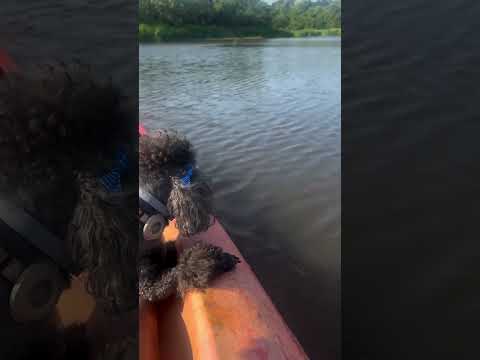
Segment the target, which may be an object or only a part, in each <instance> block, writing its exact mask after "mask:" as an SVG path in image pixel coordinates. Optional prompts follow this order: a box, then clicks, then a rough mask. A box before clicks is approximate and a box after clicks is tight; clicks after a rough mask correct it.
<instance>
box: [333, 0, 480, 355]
mask: <svg viewBox="0 0 480 360" xmlns="http://www.w3.org/2000/svg"><path fill="white" fill-rule="evenodd" d="M479 15H480V3H478V2H472V1H466V0H460V1H445V2H435V3H433V2H431V1H413V0H406V1H396V2H383V3H382V2H379V1H376V2H375V1H369V0H366V1H362V2H357V3H356V4H354V5H353V4H352V6H345V7H344V11H343V13H342V21H343V23H344V24H345V26H344V31H345V36H344V37H343V39H342V42H343V43H342V46H343V47H342V55H343V58H344V59H345V61H344V62H343V65H342V77H343V78H342V79H343V81H342V91H343V93H342V96H343V99H344V102H343V104H342V106H343V107H342V112H343V121H344V123H343V129H342V152H343V153H342V164H343V168H342V175H343V181H342V184H343V188H342V199H344V201H345V202H344V204H342V205H343V208H342V226H343V227H342V236H343V239H344V246H343V249H344V250H343V252H342V261H343V263H344V264H346V265H347V266H344V268H343V269H342V280H343V284H344V287H343V289H344V291H343V292H342V295H343V299H348V303H345V304H344V306H343V316H344V319H345V323H344V325H346V326H344V328H343V334H344V339H345V341H344V346H345V350H346V351H347V352H348V354H347V355H350V356H351V358H352V359H353V358H366V359H367V358H368V359H373V358H385V359H386V358H388V359H407V358H408V359H427V358H436V357H437V355H443V356H448V357H449V358H462V359H463V358H467V357H464V356H463V355H465V353H466V352H467V351H468V350H467V348H468V349H475V348H476V349H477V351H476V353H478V342H477V341H476V340H475V339H474V335H473V333H472V334H471V333H470V331H467V328H468V326H469V325H471V326H474V324H478V320H479V319H478V316H476V315H475V313H474V312H473V309H474V308H475V306H474V305H473V302H474V301H472V300H471V299H475V301H476V302H477V304H478V299H480V295H479V292H478V290H473V289H474V288H475V289H478V286H477V285H478V284H477V282H475V281H474V280H473V277H472V274H473V272H474V267H473V264H474V263H475V262H476V263H477V264H478V251H476V250H473V244H475V243H478V228H477V225H476V224H477V223H478V221H477V220H476V216H474V215H473V214H476V213H478V204H477V202H474V201H473V200H472V195H471V194H474V193H475V191H476V190H478V181H476V180H474V179H477V177H478V176H479V172H478V157H479V155H480V148H479V146H478V134H479V131H480V123H479V122H478V119H477V118H478V110H475V106H476V105H477V104H478V89H477V87H478V82H476V81H474V80H473V79H477V76H476V75H478V74H479V69H478V63H479V61H480V59H479V57H478V55H476V54H478V51H476V49H477V47H478V27H477V26H473V24H476V23H478V17H479ZM353 24H355V26H353ZM460 94H461V96H460ZM475 158H476V159H477V160H475ZM472 201H473V202H472ZM365 204H367V205H368V206H365ZM465 204H466V205H465ZM347 210H348V213H347ZM470 224H471V225H470ZM474 224H475V225H474ZM470 234H476V235H475V236H472V235H470ZM345 239H346V240H345ZM346 248H348V252H347V251H346V250H345V249H346ZM475 253H476V254H477V256H475V255H474V254H475ZM475 259H476V260H475ZM380 269H381V270H380ZM477 273H478V271H477ZM462 286H463V289H464V290H462ZM344 301H346V300H344ZM460 304H464V305H465V307H464V309H461V305H460ZM347 305H348V306H347ZM477 308H478V306H477ZM348 358H350V357H348ZM472 358H474V357H472ZM476 358H478V356H477V357H476Z"/></svg>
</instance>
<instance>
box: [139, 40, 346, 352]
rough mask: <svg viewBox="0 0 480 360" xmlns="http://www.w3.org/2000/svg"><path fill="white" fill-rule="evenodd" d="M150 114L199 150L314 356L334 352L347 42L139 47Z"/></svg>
mask: <svg viewBox="0 0 480 360" xmlns="http://www.w3.org/2000/svg"><path fill="white" fill-rule="evenodd" d="M139 77H140V113H141V118H142V120H143V121H144V122H145V124H146V125H148V126H150V127H168V128H175V129H178V130H180V131H181V132H183V133H184V134H186V135H187V136H188V137H189V138H190V139H191V140H192V142H193V143H194V145H195V146H196V148H197V150H198V158H199V166H200V167H201V168H202V169H203V170H204V171H205V172H206V173H207V174H208V175H209V176H210V178H211V181H212V184H213V187H214V191H215V193H216V205H217V212H218V215H219V217H220V218H221V219H222V221H223V223H224V224H225V225H226V227H227V229H228V231H229V232H230V234H231V235H232V238H233V240H234V241H235V242H236V244H237V245H238V246H239V247H240V249H241V251H242V252H243V254H244V255H245V257H246V258H247V259H248V261H249V262H250V264H251V265H252V267H253V269H254V270H255V271H256V273H257V274H258V276H259V278H260V280H261V281H262V283H263V285H264V286H265V288H266V290H267V291H268V293H269V294H270V295H271V297H272V299H273V301H274V302H275V304H276V305H277V306H278V308H279V310H280V311H281V312H282V314H283V315H284V316H285V318H286V320H287V322H288V324H289V325H290V327H291V328H292V330H293V331H294V333H295V334H296V335H297V337H298V338H299V340H300V342H301V343H302V345H303V346H304V347H305V350H306V351H307V353H308V354H309V355H310V356H311V357H312V358H320V356H326V357H325V358H335V357H336V356H337V352H338V343H339V334H338V331H339V321H340V319H339V301H340V297H339V288H340V287H339V285H340V284H339V282H340V100H341V86H340V40H339V39H338V38H312V39H277V40H269V41H265V42H259V43H254V44H236V45H229V44H173V45H171V44H169V45H144V46H141V47H140V72H139Z"/></svg>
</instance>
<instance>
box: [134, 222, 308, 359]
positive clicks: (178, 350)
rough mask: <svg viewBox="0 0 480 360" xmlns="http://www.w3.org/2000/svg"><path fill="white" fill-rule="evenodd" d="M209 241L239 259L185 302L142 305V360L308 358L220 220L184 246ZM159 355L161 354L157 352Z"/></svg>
mask: <svg viewBox="0 0 480 360" xmlns="http://www.w3.org/2000/svg"><path fill="white" fill-rule="evenodd" d="M197 241H205V242H208V243H211V244H213V245H217V246H220V247H222V248H223V249H224V250H225V251H227V252H229V253H231V254H234V255H236V256H238V257H239V258H240V259H241V263H240V264H238V265H237V268H236V269H235V270H234V271H233V272H230V273H227V274H224V275H222V276H221V277H220V278H219V279H217V280H216V281H214V282H213V284H212V286H211V287H210V288H209V289H207V290H206V291H205V292H199V291H192V292H190V293H189V294H187V296H186V297H185V299H184V301H183V302H182V301H181V300H180V299H177V298H170V299H167V300H166V301H164V302H161V303H157V304H152V303H147V302H141V304H140V319H139V321H140V359H141V360H153V359H176V360H177V359H178V360H181V359H198V360H217V359H219V360H223V359H252V360H254V359H255V360H256V359H275V360H282V359H285V360H286V359H307V358H308V357H307V356H306V354H305V352H304V351H303V349H302V347H301V345H300V344H299V342H298V341H297V339H296V338H295V336H294V335H293V333H292V332H291V331H290V329H289V328H288V326H287V325H286V323H285V321H284V320H283V318H282V316H281V315H280V314H279V312H278V311H277V309H276V308H275V306H274V305H273V303H272V301H271V299H270V297H269V296H268V295H267V293H266V292H265V290H264V289H263V287H262V286H261V284H260V282H259V281H258V279H257V277H256V276H255V274H254V272H253V271H252V269H251V268H250V266H249V265H248V263H247V262H246V261H245V259H244V258H243V257H242V255H241V253H240V251H239V250H238V248H237V247H236V246H235V244H234V243H233V242H232V240H231V239H230V237H229V236H228V234H227V233H226V231H225V230H224V228H223V227H222V225H221V224H220V222H219V221H218V220H216V221H215V223H214V225H212V226H211V227H210V229H209V230H208V231H206V232H204V233H201V234H198V235H196V236H194V237H191V238H189V239H182V240H181V242H182V243H183V244H185V243H186V244H187V246H188V245H191V244H193V243H195V242H197ZM156 354H158V355H159V356H156Z"/></svg>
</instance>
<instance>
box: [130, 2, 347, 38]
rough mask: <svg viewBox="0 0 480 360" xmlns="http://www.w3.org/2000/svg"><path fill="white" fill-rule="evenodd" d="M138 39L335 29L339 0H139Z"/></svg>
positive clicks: (315, 33) (328, 32)
mask: <svg viewBox="0 0 480 360" xmlns="http://www.w3.org/2000/svg"><path fill="white" fill-rule="evenodd" d="M139 6H140V8H139V19H140V26H139V38H140V41H174V40H193V39H218V38H245V37H248V38H252V37H253V38H257V37H261V38H271V37H292V36H294V37H305V36H324V35H340V33H341V30H340V27H341V2H340V1H339V0H318V1H312V0H278V1H276V2H273V3H272V4H271V5H269V4H267V3H266V2H264V1H262V0H140V1H139Z"/></svg>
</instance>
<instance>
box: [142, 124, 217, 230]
mask: <svg viewBox="0 0 480 360" xmlns="http://www.w3.org/2000/svg"><path fill="white" fill-rule="evenodd" d="M139 186H140V187H141V188H142V189H143V190H145V191H147V192H148V193H150V194H152V195H153V196H154V197H155V198H157V199H158V200H160V201H161V202H162V203H164V204H166V205H167V207H168V210H169V212H170V215H171V216H172V217H174V218H175V219H176V223H177V227H178V229H179V231H180V234H182V235H184V236H190V235H193V234H196V233H198V232H201V231H205V230H207V229H208V227H209V226H210V223H211V215H212V192H211V189H210V187H209V186H208V184H207V182H206V181H205V179H204V178H203V177H202V175H201V173H200V172H199V171H198V170H197V169H196V167H195V153H194V151H193V148H192V145H191V143H190V142H189V141H188V140H187V139H186V138H185V137H183V136H181V135H179V134H178V133H176V132H173V131H165V130H162V131H159V132H156V133H155V134H151V135H143V136H141V137H140V140H139Z"/></svg>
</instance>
